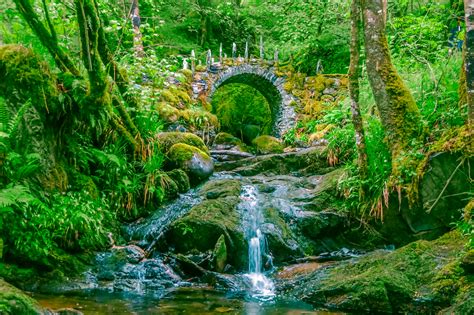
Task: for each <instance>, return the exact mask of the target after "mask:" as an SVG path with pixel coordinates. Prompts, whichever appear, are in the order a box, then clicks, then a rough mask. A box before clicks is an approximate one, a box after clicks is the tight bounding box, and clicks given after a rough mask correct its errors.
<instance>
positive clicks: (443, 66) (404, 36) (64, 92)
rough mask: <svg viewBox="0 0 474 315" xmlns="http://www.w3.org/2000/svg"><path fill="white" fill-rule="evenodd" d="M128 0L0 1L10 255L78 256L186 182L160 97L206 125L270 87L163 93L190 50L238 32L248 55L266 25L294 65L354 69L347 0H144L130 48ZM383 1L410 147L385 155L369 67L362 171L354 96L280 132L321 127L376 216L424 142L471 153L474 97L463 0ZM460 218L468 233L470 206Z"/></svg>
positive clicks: (408, 178) (353, 196)
mask: <svg viewBox="0 0 474 315" xmlns="http://www.w3.org/2000/svg"><path fill="white" fill-rule="evenodd" d="M133 3H138V1H133V2H132V3H131V1H129V0H119V1H109V0H74V1H73V0H66V1H60V0H42V1H32V0H6V1H2V3H1V4H0V12H1V15H0V44H1V46H0V76H1V77H2V78H4V80H3V81H2V82H0V90H1V92H0V123H1V125H0V126H1V133H0V136H1V137H0V138H1V139H0V141H1V142H0V150H1V152H0V154H1V155H0V165H1V176H0V188H1V191H0V212H1V214H2V216H1V218H0V244H1V245H2V246H1V247H0V253H3V256H4V259H6V260H12V261H15V262H17V263H20V264H25V265H28V264H31V263H33V264H36V265H38V266H40V267H41V268H46V269H48V268H53V267H54V266H57V265H58V264H62V265H64V266H65V267H66V268H72V267H73V266H71V265H70V264H69V263H68V258H66V257H67V254H68V253H82V252H84V251H89V250H96V249H101V248H105V247H107V246H108V245H109V238H108V235H109V233H112V234H115V235H119V232H118V231H119V224H120V222H123V221H131V220H134V219H136V218H138V217H141V216H143V215H146V214H147V213H149V212H150V211H152V210H153V209H154V208H155V207H156V205H157V204H159V203H162V202H164V201H166V200H169V199H172V198H174V197H175V196H176V195H177V193H178V190H179V189H178V187H176V184H172V182H173V181H172V180H171V175H170V174H167V173H165V172H164V171H163V169H164V168H165V167H166V159H165V156H164V154H163V153H162V151H161V149H162V148H161V147H160V141H159V140H157V139H156V137H155V135H156V133H157V131H159V130H162V129H164V128H166V127H167V125H166V123H165V119H164V117H165V115H167V113H168V114H169V112H170V111H171V112H172V113H173V115H174V114H176V113H175V110H174V109H173V108H169V107H167V106H168V105H169V104H173V106H174V105H176V106H175V107H179V106H182V107H183V108H186V111H185V113H183V114H182V115H181V114H180V115H181V116H180V121H181V122H182V123H183V124H187V125H186V126H187V127H188V128H189V129H190V130H193V131H200V130H203V129H206V128H209V126H210V125H213V126H216V128H218V127H217V126H218V125H219V123H218V122H215V121H214V120H215V116H212V115H210V114H209V113H208V112H209V111H212V108H213V107H214V114H216V115H217V116H218V117H219V118H221V120H222V116H226V115H225V114H220V113H225V111H226V109H227V110H228V108H234V107H238V106H241V107H240V109H239V110H238V112H241V113H245V112H246V110H245V105H243V104H253V103H255V102H257V103H262V102H264V100H263V99H262V98H261V96H258V97H260V99H256V98H255V93H253V92H252V91H249V90H245V91H243V92H242V90H241V89H242V88H236V87H234V89H236V90H237V92H236V91H235V90H234V91H232V89H230V90H229V91H224V92H223V96H220V97H221V99H223V100H225V102H227V103H228V104H227V105H226V104H223V103H222V102H220V105H219V104H218V105H211V104H206V103H205V101H202V102H201V103H199V104H195V103H192V101H191V100H190V98H189V95H186V93H184V94H183V93H181V92H180V91H174V94H173V95H170V91H171V92H173V90H172V89H170V88H168V87H169V84H168V78H169V77H170V76H174V77H175V78H176V79H177V80H181V81H182V82H183V83H189V82H188V81H186V80H189V73H188V72H183V71H180V69H181V67H182V60H183V58H186V57H188V56H189V55H190V53H191V50H195V51H196V56H197V58H198V59H199V60H201V61H202V62H203V63H204V62H205V56H206V52H207V50H208V49H211V50H212V51H213V52H214V54H215V53H217V52H218V51H219V47H220V44H221V43H222V45H223V48H224V52H225V53H226V54H227V55H228V56H231V55H232V51H231V49H232V43H234V42H235V43H236V44H237V47H238V51H239V54H241V55H242V54H243V48H244V47H245V43H246V42H248V43H249V45H250V52H251V55H253V56H258V55H259V43H260V38H263V40H264V43H265V54H266V58H268V59H272V58H273V55H274V53H275V51H276V50H278V51H279V56H280V60H281V62H282V64H284V65H285V66H286V67H288V68H291V71H292V72H294V73H298V72H300V73H304V74H306V75H308V76H314V75H316V74H317V72H323V73H333V74H346V73H347V72H348V71H349V66H350V60H351V54H350V44H351V21H350V10H351V8H350V3H349V1H344V0H340V1H339V0H335V1H328V0H326V1H316V0H314V1H303V0H297V1H293V0H292V1H289V0H283V1H230V0H229V1H205V0H182V1H165V0H156V1H153V0H141V1H139V3H138V4H139V15H140V21H141V23H140V25H139V32H140V34H141V39H140V40H141V44H142V46H143V51H142V53H140V54H137V52H136V50H135V49H134V47H135V46H136V45H137V43H136V35H137V33H136V31H137V30H136V29H135V30H134V27H133V23H132V18H131V16H130V11H131V8H132V6H133ZM387 12H388V16H387V27H386V34H387V38H388V46H389V48H390V52H391V55H392V61H393V64H394V65H395V67H396V68H397V70H398V72H399V74H400V76H401V77H402V78H403V80H404V81H405V83H406V85H407V87H408V89H409V91H411V94H412V95H413V98H414V100H415V101H416V105H417V107H418V109H419V111H420V115H421V119H420V127H421V129H423V130H424V132H422V133H421V136H420V137H419V139H413V141H412V142H411V143H410V148H411V149H410V150H406V152H404V153H403V154H401V155H400V156H397V159H394V156H393V154H391V152H390V148H389V145H390V144H389V143H387V141H385V140H384V139H385V134H384V126H383V124H382V123H381V121H380V119H379V116H378V113H377V108H376V102H375V100H374V96H373V94H372V92H371V89H370V84H369V81H368V79H367V69H366V67H365V66H362V69H361V73H362V76H361V81H360V82H361V83H360V101H359V103H360V104H361V109H362V115H363V120H364V125H365V129H366V141H367V155H368V157H369V158H368V163H369V164H368V173H369V176H366V177H364V178H361V177H360V176H359V174H358V169H357V163H356V162H354V160H355V159H356V157H357V149H356V143H355V130H354V125H353V124H352V122H351V121H352V120H351V112H350V104H349V99H346V100H345V101H343V102H341V103H340V104H339V105H338V106H336V107H335V108H331V110H321V111H317V113H315V114H314V115H313V116H311V117H308V119H306V120H301V121H299V122H298V125H297V126H295V127H294V128H293V129H292V130H290V132H288V133H287V134H286V135H285V137H284V140H285V143H286V144H287V145H294V144H297V143H300V142H310V141H311V140H312V138H311V135H314V134H315V133H317V132H320V131H321V130H323V129H324V128H326V127H328V126H330V127H329V128H326V129H324V130H325V131H327V132H325V133H324V134H323V137H324V138H325V139H326V140H327V142H328V148H329V150H330V156H331V161H332V163H333V164H346V166H347V168H348V169H349V170H350V171H351V174H352V176H350V177H348V178H347V179H346V180H345V181H344V182H343V183H341V193H342V194H344V195H345V197H346V198H347V203H346V209H347V210H348V211H352V212H353V213H354V215H357V216H361V217H371V218H372V219H373V218H378V219H381V218H382V212H383V211H382V208H383V204H384V199H386V196H387V194H388V191H389V190H394V189H395V190H397V189H398V190H399V191H404V192H405V193H407V194H408V195H409V196H414V195H415V193H416V190H417V189H416V183H417V178H419V176H420V175H421V173H420V172H422V169H423V168H422V167H420V164H422V163H423V161H425V160H426V156H427V154H428V153H429V152H433V151H434V150H448V151H452V152H461V153H462V154H465V155H466V156H468V155H470V154H471V153H472V151H470V149H469V140H468V139H469V130H467V127H466V120H467V106H466V103H467V101H466V99H465V98H463V95H465V94H463V93H459V91H461V92H462V91H463V87H462V84H461V85H460V82H463V81H462V78H461V77H462V71H461V69H462V63H463V57H462V40H463V39H464V36H465V32H463V30H464V22H463V21H464V20H463V16H464V6H463V1H457V0H450V1H447V0H446V1H413V0H393V1H388V10H387ZM17 44H21V46H18V45H17ZM361 58H362V59H364V60H365V54H364V50H362V56H361ZM318 65H319V67H318ZM239 89H240V90H239ZM226 93H227V94H226ZM232 94H234V95H238V97H239V98H237V99H232V98H233V97H234V96H232ZM163 102H165V103H166V104H163ZM229 104H230V105H229ZM216 108H217V109H216ZM167 110H168V112H167ZM216 111H217V112H216ZM157 112H158V113H159V114H157ZM229 115H230V116H229ZM232 115H233V113H230V114H228V115H227V117H231V119H229V122H228V125H226V126H224V127H226V128H227V131H230V132H234V133H235V134H236V135H237V136H238V132H239V130H238V126H234V125H232V124H235V122H236V121H245V120H246V119H248V117H247V118H246V117H242V116H239V117H237V116H232ZM266 115H268V110H265V109H262V110H261V112H259V113H257V115H256V116H255V115H253V116H255V117H260V118H259V119H257V120H256V121H257V122H258V123H261V124H262V126H264V128H267V129H268V124H269V122H268V119H265V116H266ZM249 116H252V115H249ZM221 124H224V125H225V124H226V121H225V120H222V121H221ZM265 126H266V127H265ZM318 126H319V127H318ZM321 126H324V127H321ZM193 128H194V129H193ZM466 139H467V140H466ZM393 169H395V170H396V172H393V171H392V170H393ZM173 185H174V186H173ZM361 186H363V187H364V189H363V190H364V191H365V192H364V194H363V195H364V196H362V197H361V190H360V189H359V188H360V187H361ZM361 200H363V202H361ZM471 204H472V203H471ZM469 211H470V210H469ZM466 213H468V212H466ZM367 220H369V219H367ZM458 225H459V226H461V228H462V229H463V230H464V231H465V233H467V234H471V235H472V219H471V218H470V216H469V215H466V219H465V220H463V219H462V218H459V222H458ZM117 237H118V236H117ZM471 243H472V241H471ZM471 245H472V244H471Z"/></svg>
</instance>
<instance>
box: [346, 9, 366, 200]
mask: <svg viewBox="0 0 474 315" xmlns="http://www.w3.org/2000/svg"><path fill="white" fill-rule="evenodd" d="M360 20H361V12H360V5H359V0H352V5H351V63H350V66H349V94H350V98H351V112H352V123H353V124H354V129H355V134H356V146H357V155H358V159H357V161H358V166H359V175H360V178H361V179H362V180H364V179H366V178H367V173H368V166H367V152H366V145H365V133H364V125H363V122H362V115H361V111H360V106H359V77H360V65H359V63H360V39H359V33H360V31H359V24H360ZM364 190H365V189H364V187H362V193H364Z"/></svg>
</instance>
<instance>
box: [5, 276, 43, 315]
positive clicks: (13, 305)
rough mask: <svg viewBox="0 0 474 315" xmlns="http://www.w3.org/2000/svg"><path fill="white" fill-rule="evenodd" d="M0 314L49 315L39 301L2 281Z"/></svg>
mask: <svg viewBox="0 0 474 315" xmlns="http://www.w3.org/2000/svg"><path fill="white" fill-rule="evenodd" d="M0 313H2V314H47V312H46V311H45V310H43V308H42V307H41V306H40V305H39V303H38V302H37V301H35V300H34V299H32V298H31V297H29V296H28V295H26V294H25V293H24V292H22V291H21V290H19V289H17V288H15V287H14V286H12V285H10V284H8V283H7V282H5V281H3V280H2V279H0Z"/></svg>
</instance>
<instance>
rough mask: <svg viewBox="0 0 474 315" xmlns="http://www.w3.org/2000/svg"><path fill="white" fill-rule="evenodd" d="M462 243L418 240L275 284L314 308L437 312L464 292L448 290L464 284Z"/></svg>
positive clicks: (454, 237) (456, 238) (453, 237)
mask: <svg viewBox="0 0 474 315" xmlns="http://www.w3.org/2000/svg"><path fill="white" fill-rule="evenodd" d="M465 241H466V239H465V238H463V237H462V236H461V235H460V234H459V233H458V232H451V233H448V234H446V235H444V236H443V237H441V238H440V239H438V240H436V241H433V242H428V241H417V242H414V243H411V244H409V245H407V246H405V247H403V248H400V249H398V250H396V251H393V252H388V251H385V250H378V251H375V252H372V253H370V254H368V255H366V256H362V257H360V258H356V259H352V260H349V261H344V262H337V263H333V264H332V265H331V266H330V267H328V268H317V269H316V270H315V271H314V272H311V273H309V274H305V275H302V276H297V277H295V278H291V277H290V278H285V279H280V280H278V281H279V282H278V287H279V288H280V290H281V291H282V292H285V293H286V294H288V295H290V296H292V297H296V298H300V299H302V300H304V301H306V302H308V303H311V304H313V305H314V306H316V307H325V308H329V309H331V310H337V311H344V312H355V313H360V312H364V313H365V312H370V313H404V312H410V313H418V312H422V311H423V310H425V311H426V310H429V311H430V312H436V311H437V310H440V309H441V308H443V307H445V306H446V305H449V303H451V302H452V301H453V300H455V299H456V296H457V295H458V294H460V295H463V294H464V292H465V290H464V289H460V287H459V286H453V284H456V283H457V284H460V283H461V284H462V283H463V280H462V279H461V276H462V274H460V273H459V272H457V271H456V270H457V269H456V266H457V265H458V259H459V251H461V250H462V248H463V247H464V243H465ZM346 252H347V251H346ZM349 253H350V251H349ZM467 288H470V285H469V284H468V286H467ZM443 305H444V306H443ZM455 313H456V311H455Z"/></svg>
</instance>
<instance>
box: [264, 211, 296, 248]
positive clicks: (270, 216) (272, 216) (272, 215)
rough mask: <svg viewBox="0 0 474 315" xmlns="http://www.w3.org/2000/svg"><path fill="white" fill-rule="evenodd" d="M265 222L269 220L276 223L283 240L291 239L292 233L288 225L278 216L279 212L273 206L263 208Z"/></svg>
mask: <svg viewBox="0 0 474 315" xmlns="http://www.w3.org/2000/svg"><path fill="white" fill-rule="evenodd" d="M264 216H265V222H271V223H272V224H274V225H276V226H277V227H278V228H279V229H280V231H281V233H282V234H281V236H282V237H283V239H284V240H288V239H291V238H292V237H293V234H292V233H291V230H290V227H289V226H288V225H287V224H286V222H285V220H284V219H283V218H282V217H281V216H280V212H279V211H278V210H277V209H275V208H266V209H265V210H264Z"/></svg>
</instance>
